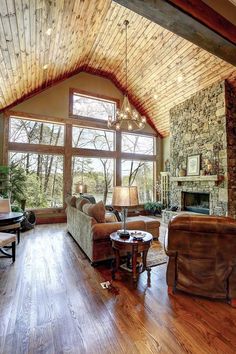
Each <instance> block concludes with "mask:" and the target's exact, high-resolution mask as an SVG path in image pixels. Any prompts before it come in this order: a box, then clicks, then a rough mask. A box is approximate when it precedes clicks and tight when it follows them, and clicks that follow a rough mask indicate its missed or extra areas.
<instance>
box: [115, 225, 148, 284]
mask: <svg viewBox="0 0 236 354" xmlns="http://www.w3.org/2000/svg"><path fill="white" fill-rule="evenodd" d="M129 233H130V237H129V238H121V237H120V236H119V234H118V233H117V232H113V233H112V234H111V235H110V239H111V241H112V248H113V250H114V252H115V257H116V259H115V264H114V266H113V269H112V278H113V279H115V273H116V272H117V271H118V269H119V267H120V258H121V257H120V254H121V252H122V253H125V252H126V253H127V254H128V255H130V258H131V260H132V263H131V266H132V267H131V269H132V277H133V280H134V281H137V274H138V273H142V272H144V271H145V270H147V271H148V272H150V270H151V268H147V265H146V260H147V253H148V250H149V248H150V245H151V243H152V240H153V237H152V235H151V234H150V233H149V232H145V231H139V230H129ZM135 233H136V236H138V234H139V233H142V235H143V238H142V239H136V238H135ZM137 233H138V234H137ZM140 253H141V255H142V266H141V269H139V271H138V272H137V257H138V254H140ZM128 259H129V257H128ZM127 266H129V264H127Z"/></svg>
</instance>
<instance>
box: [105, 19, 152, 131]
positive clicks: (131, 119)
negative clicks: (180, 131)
mask: <svg viewBox="0 0 236 354" xmlns="http://www.w3.org/2000/svg"><path fill="white" fill-rule="evenodd" d="M124 25H125V84H126V91H125V95H124V101H123V103H122V106H121V109H117V110H116V116H115V117H114V118H113V117H112V116H109V117H108V122H107V126H108V128H115V129H116V130H120V129H121V128H123V129H128V130H130V131H137V130H141V129H143V128H144V126H145V124H146V117H144V116H140V114H139V113H138V112H137V111H136V110H135V109H132V107H131V105H130V102H129V99H128V93H127V91H128V83H127V76H128V68H127V67H128V60H127V52H128V48H127V42H128V41H127V38H128V37H127V32H128V25H129V21H127V20H125V22H124Z"/></svg>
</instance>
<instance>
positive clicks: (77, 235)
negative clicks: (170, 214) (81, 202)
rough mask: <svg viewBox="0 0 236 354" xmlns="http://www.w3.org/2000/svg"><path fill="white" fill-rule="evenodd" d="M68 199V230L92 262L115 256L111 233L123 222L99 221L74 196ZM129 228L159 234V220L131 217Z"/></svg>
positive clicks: (120, 226) (119, 227) (128, 223)
mask: <svg viewBox="0 0 236 354" xmlns="http://www.w3.org/2000/svg"><path fill="white" fill-rule="evenodd" d="M72 198H73V199H71V198H68V199H67V201H66V202H67V208H66V214H67V230H68V232H69V233H70V234H71V236H72V237H73V238H74V240H75V241H76V242H77V243H78V245H79V246H80V248H81V249H82V250H83V251H84V253H85V254H86V256H87V257H88V258H89V260H90V261H91V263H92V264H95V263H97V262H100V261H104V260H107V259H111V258H113V257H114V255H113V250H112V247H111V241H110V234H111V233H112V232H114V231H117V230H119V229H121V228H122V223H121V222H102V223H98V222H97V221H96V220H95V219H94V218H93V217H91V216H89V215H86V214H85V213H84V212H83V211H81V210H79V209H78V208H77V207H76V201H75V199H74V197H72ZM127 229H130V230H142V231H148V232H150V231H155V235H154V236H155V237H157V236H158V230H159V222H158V221H155V220H153V219H150V218H149V220H148V219H147V217H144V219H143V220H142V217H135V218H134V220H132V218H129V220H128V222H127Z"/></svg>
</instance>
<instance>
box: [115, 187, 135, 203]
mask: <svg viewBox="0 0 236 354" xmlns="http://www.w3.org/2000/svg"><path fill="white" fill-rule="evenodd" d="M138 204H139V201H138V189H137V187H136V186H134V187H114V188H113V194H112V205H114V206H120V207H128V206H136V205H138Z"/></svg>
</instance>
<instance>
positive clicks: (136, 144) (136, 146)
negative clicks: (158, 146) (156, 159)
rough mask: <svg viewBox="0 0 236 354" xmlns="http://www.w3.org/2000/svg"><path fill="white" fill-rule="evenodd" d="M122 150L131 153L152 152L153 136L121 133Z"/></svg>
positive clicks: (145, 153)
mask: <svg viewBox="0 0 236 354" xmlns="http://www.w3.org/2000/svg"><path fill="white" fill-rule="evenodd" d="M121 137H122V145H121V146H122V147H121V149H122V152H129V153H131V154H144V155H153V154H154V138H153V137H152V136H145V135H139V134H127V133H122V135H121Z"/></svg>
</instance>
